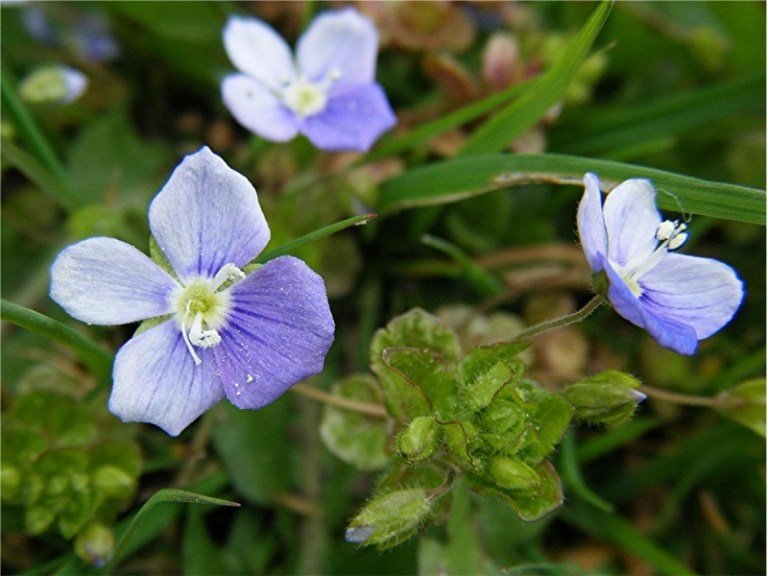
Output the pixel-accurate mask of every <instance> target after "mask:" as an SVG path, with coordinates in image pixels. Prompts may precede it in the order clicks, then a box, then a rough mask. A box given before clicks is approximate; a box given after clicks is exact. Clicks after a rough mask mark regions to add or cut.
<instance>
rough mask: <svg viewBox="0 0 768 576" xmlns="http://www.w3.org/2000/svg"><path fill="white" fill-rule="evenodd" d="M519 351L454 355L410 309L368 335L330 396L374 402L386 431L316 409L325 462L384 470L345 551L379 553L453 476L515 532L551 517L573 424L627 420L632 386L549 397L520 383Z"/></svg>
mask: <svg viewBox="0 0 768 576" xmlns="http://www.w3.org/2000/svg"><path fill="white" fill-rule="evenodd" d="M527 347H528V343H527V342H515V341H511V342H499V343H496V344H490V345H486V346H479V347H475V348H474V349H472V350H471V351H469V352H468V353H466V354H462V350H461V345H460V342H459V337H458V335H457V334H456V333H455V332H454V331H453V330H452V329H451V328H449V327H448V326H446V325H444V324H443V323H441V322H440V321H439V320H438V319H437V318H436V317H434V316H431V315H430V314H427V313H426V312H424V311H422V310H419V309H416V310H412V311H410V312H408V313H406V314H404V315H401V316H398V317H396V318H394V319H393V320H392V321H390V322H389V324H387V326H386V328H382V329H380V330H379V331H378V332H376V334H375V335H374V338H373V341H372V343H371V349H370V362H371V369H372V371H373V373H374V374H375V375H376V378H373V377H372V376H369V375H367V374H357V375H353V376H351V377H349V378H347V379H345V380H343V381H341V382H339V383H337V384H336V385H335V387H334V393H335V394H336V395H337V397H340V398H344V399H347V400H353V401H358V402H359V401H363V402H369V403H372V402H381V401H383V403H384V405H385V406H386V411H387V414H388V416H389V418H387V419H386V421H384V422H381V421H378V422H376V421H371V420H369V419H367V418H366V417H364V416H361V415H359V414H352V413H350V412H347V411H344V410H343V409H339V408H331V407H329V408H327V409H326V412H325V418H324V421H323V424H322V427H321V433H322V437H323V439H324V441H325V443H326V445H327V446H328V448H329V449H330V450H332V451H333V452H334V453H335V454H337V455H338V456H339V457H340V458H342V459H343V460H345V461H347V462H349V463H351V464H353V465H356V466H358V467H359V468H362V469H366V470H375V469H379V468H386V467H389V468H390V470H389V472H388V473H387V474H386V476H385V477H384V479H383V480H382V481H381V482H380V483H379V485H378V487H377V489H376V491H375V492H374V494H373V496H372V497H371V500H370V501H369V502H368V503H367V504H366V506H365V507H364V508H363V509H362V510H361V511H360V512H359V513H358V514H357V516H355V517H354V518H353V519H352V521H351V522H350V525H349V529H348V531H347V539H348V540H351V541H353V542H361V543H364V544H366V545H376V546H378V547H380V548H387V547H390V546H393V545H395V544H398V543H400V542H402V541H403V540H405V539H407V538H408V537H410V536H411V535H413V534H414V533H415V531H416V530H417V529H418V528H419V526H420V525H421V524H422V523H423V522H424V521H425V520H426V519H427V518H429V517H430V516H431V515H432V514H433V513H434V512H435V505H436V504H435V503H436V501H437V500H438V499H439V498H440V497H441V496H442V495H443V494H445V493H447V492H448V491H449V490H450V488H451V486H452V484H453V482H454V480H455V478H456V476H457V475H463V476H464V477H465V478H466V480H467V482H468V485H469V486H470V488H471V489H472V490H474V491H476V492H478V493H482V494H487V495H491V496H494V497H496V498H498V499H500V500H501V501H503V502H504V503H505V504H507V505H508V506H510V507H511V508H512V509H514V510H515V512H516V513H517V514H518V516H519V517H520V518H521V519H523V520H528V521H532V520H537V519H539V518H541V517H543V516H544V515H546V514H547V513H549V512H551V511H552V510H554V509H555V508H557V507H558V506H560V505H561V503H562V501H563V493H562V488H561V483H560V478H559V477H558V475H557V472H556V471H555V469H554V467H553V466H552V465H551V464H550V462H549V461H548V458H549V457H550V456H551V455H552V453H553V451H554V449H555V447H556V445H557V443H558V442H559V441H560V439H561V438H562V436H563V434H564V433H565V431H566V429H567V428H568V425H569V424H570V422H571V419H572V417H573V416H574V413H576V415H577V416H578V417H579V418H581V419H583V420H585V421H587V422H590V423H595V424H611V425H616V424H620V423H622V422H624V421H626V420H627V419H628V418H629V417H631V415H632V413H633V412H634V409H635V406H636V405H637V401H638V399H639V398H640V396H637V395H635V394H634V393H633V387H635V386H637V385H638V384H639V383H638V382H637V380H635V379H634V378H632V377H631V376H629V375H626V374H623V373H621V372H618V371H609V372H606V373H603V374H600V375H597V376H595V377H592V378H589V379H587V380H584V381H581V382H577V383H576V384H573V385H571V386H569V387H566V388H564V389H563V390H562V391H561V392H559V393H552V392H549V391H547V390H545V389H544V388H542V387H541V386H539V385H538V384H537V383H535V382H533V381H531V380H529V379H527V378H526V377H525V362H524V361H523V360H522V359H521V358H520V355H521V353H523V352H524V350H525V349H526V348H527Z"/></svg>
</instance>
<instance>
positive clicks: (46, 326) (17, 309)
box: [0, 300, 112, 380]
mask: <svg viewBox="0 0 768 576" xmlns="http://www.w3.org/2000/svg"><path fill="white" fill-rule="evenodd" d="M0 316H1V317H2V319H3V320H6V321H8V322H10V323H12V324H16V325H17V326H21V327H22V328H26V329H27V330H31V331H32V332H36V333H38V334H40V335H42V336H45V337H47V338H50V339H51V340H54V341H56V342H61V343H62V344H64V345H66V346H67V347H69V348H70V349H71V350H72V351H73V352H74V353H75V354H76V355H77V356H78V358H80V360H82V362H83V364H85V365H86V366H87V367H88V368H89V369H90V370H91V371H92V372H93V373H94V374H95V375H96V376H98V377H99V379H101V380H107V379H109V375H110V373H111V372H112V355H111V354H110V353H109V352H107V351H106V350H105V349H104V348H102V347H101V346H98V345H96V344H94V343H93V342H91V341H90V340H88V338H86V337H85V336H83V335H82V334H80V333H79V332H75V331H74V330H72V328H70V327H69V326H66V325H64V324H62V323H61V322H59V321H57V320H54V319H52V318H48V316H44V315H43V314H40V313H39V312H35V311H34V310H30V309H29V308H24V307H23V306H19V305H18V304H14V303H12V302H8V301H7V300H3V301H2V303H1V304H0Z"/></svg>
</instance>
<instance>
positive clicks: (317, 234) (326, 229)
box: [247, 214, 376, 266]
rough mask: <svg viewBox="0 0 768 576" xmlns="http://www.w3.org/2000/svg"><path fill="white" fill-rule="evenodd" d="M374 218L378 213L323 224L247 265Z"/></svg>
mask: <svg viewBox="0 0 768 576" xmlns="http://www.w3.org/2000/svg"><path fill="white" fill-rule="evenodd" d="M374 218H376V214H363V215H361V216H352V217H351V218H347V219H346V220H341V221H340V222H336V223H334V224H329V225H328V226H323V227H322V228H319V229H317V230H313V231H312V232H310V233H309V234H305V235H304V236H301V237H300V238H296V239H295V240H293V241H291V242H288V243H287V244H284V245H283V246H280V247H279V248H274V249H272V250H267V251H266V252H264V253H263V254H261V255H260V256H258V257H257V258H255V259H254V260H253V261H251V262H249V263H248V264H247V266H250V265H252V264H264V263H265V262H268V261H269V260H272V259H273V258H277V257H278V256H282V255H284V254H290V253H291V252H293V251H294V250H295V249H296V248H298V247H299V246H302V245H303V244H306V243H308V242H312V241H314V240H319V239H320V238H325V237H326V236H330V235H331V234H335V233H336V232H341V231H342V230H346V229H347V228H351V227H352V226H363V225H364V224H368V222H370V221H371V220H373V219H374Z"/></svg>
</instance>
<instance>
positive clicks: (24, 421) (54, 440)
mask: <svg viewBox="0 0 768 576" xmlns="http://www.w3.org/2000/svg"><path fill="white" fill-rule="evenodd" d="M5 417H6V418H8V419H10V420H11V421H16V422H17V423H19V424H20V425H23V426H25V427H29V428H32V429H33V430H35V431H37V432H40V433H42V434H43V435H44V436H45V437H46V438H49V439H50V442H51V447H56V448H67V447H81V446H85V445H86V444H87V443H88V442H90V441H91V440H92V439H93V438H94V437H95V434H96V427H95V426H94V423H93V420H92V418H91V415H90V413H89V412H88V410H87V409H86V407H85V406H83V405H81V404H78V403H77V402H76V401H75V400H74V399H73V398H70V397H69V396H66V395H64V394H58V393H56V392H51V391H48V390H36V391H34V392H30V393H29V394H24V395H21V396H19V397H17V398H16V401H15V402H14V403H13V406H12V407H11V410H10V411H9V412H8V414H7V415H6V416H5Z"/></svg>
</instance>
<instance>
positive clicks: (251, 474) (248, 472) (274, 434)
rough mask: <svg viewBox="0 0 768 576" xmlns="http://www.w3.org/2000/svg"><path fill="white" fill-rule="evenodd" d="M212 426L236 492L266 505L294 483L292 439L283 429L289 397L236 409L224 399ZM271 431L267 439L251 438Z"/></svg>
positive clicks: (286, 423) (288, 418) (288, 414)
mask: <svg viewBox="0 0 768 576" xmlns="http://www.w3.org/2000/svg"><path fill="white" fill-rule="evenodd" d="M218 410H219V412H218V413H216V414H213V416H221V417H222V418H221V421H217V422H216V425H215V426H214V427H213V433H212V437H213V445H214V447H215V448H216V452H217V453H218V455H219V457H220V458H221V459H222V461H223V462H224V466H225V467H226V469H227V471H228V472H229V476H230V478H231V482H232V484H233V485H234V487H235V489H236V490H237V492H238V493H239V494H242V495H243V496H244V497H245V498H247V499H248V500H250V501H251V502H255V503H256V504H261V505H266V504H269V503H271V502H272V501H273V498H274V496H275V495H276V494H278V493H281V492H285V491H287V490H290V489H291V486H292V485H293V483H294V477H293V466H292V461H291V454H292V450H291V447H292V446H291V441H290V439H289V438H288V436H287V435H286V434H285V433H284V431H285V430H286V429H287V428H288V426H289V425H290V421H291V414H292V405H291V398H290V397H286V396H284V397H282V398H280V399H279V400H277V401H276V402H273V403H272V404H270V405H269V406H265V407H264V408H262V409H261V410H239V409H238V408H235V407H234V406H232V405H231V404H229V403H223V404H221V405H220V406H219V408H218ZM265 431H266V432H269V433H270V439H269V442H257V443H254V438H261V437H264V434H265Z"/></svg>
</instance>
